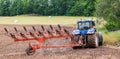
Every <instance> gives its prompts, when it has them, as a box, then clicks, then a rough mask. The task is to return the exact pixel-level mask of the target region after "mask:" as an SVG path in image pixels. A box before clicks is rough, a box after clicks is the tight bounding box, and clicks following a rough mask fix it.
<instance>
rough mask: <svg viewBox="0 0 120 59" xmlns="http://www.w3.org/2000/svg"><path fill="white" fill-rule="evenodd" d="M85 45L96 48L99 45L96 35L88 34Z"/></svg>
mask: <svg viewBox="0 0 120 59" xmlns="http://www.w3.org/2000/svg"><path fill="white" fill-rule="evenodd" d="M87 46H88V47H89V48H97V47H98V46H99V40H98V37H97V35H88V43H87Z"/></svg>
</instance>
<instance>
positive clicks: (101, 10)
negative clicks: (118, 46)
mask: <svg viewBox="0 0 120 59" xmlns="http://www.w3.org/2000/svg"><path fill="white" fill-rule="evenodd" d="M119 7H120V0H96V14H95V15H96V16H97V17H99V18H103V19H104V20H106V21H107V24H106V28H107V29H108V30H110V31H111V30H112V31H113V30H118V29H119V28H120V13H119V12H120V9H119Z"/></svg>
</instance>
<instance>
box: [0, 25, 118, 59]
mask: <svg viewBox="0 0 120 59" xmlns="http://www.w3.org/2000/svg"><path fill="white" fill-rule="evenodd" d="M22 26H23V25H0V59H120V48H119V47H115V46H105V45H104V46H101V47H99V48H81V49H76V50H73V49H72V48H60V49H58V48H56V49H52V48H51V49H50V48H49V49H39V50H37V51H36V53H35V54H34V55H31V56H28V55H26V53H25V49H26V48H27V47H28V43H29V42H34V41H27V42H14V41H13V40H12V39H11V38H9V37H8V36H7V34H6V33H5V31H4V27H6V28H9V31H10V32H11V33H15V31H13V27H17V28H18V29H19V31H20V32H23V33H24V32H25V31H24V30H23V29H22ZM25 26H26V27H27V28H28V29H29V31H33V30H31V29H32V28H31V25H25ZM34 26H35V27H36V28H37V29H40V25H34ZM54 27H56V26H54ZM64 27H65V26H64ZM45 28H48V29H49V27H48V26H46V25H45ZM65 28H66V29H68V30H69V31H72V28H71V27H65ZM67 41H68V40H63V38H61V39H60V40H55V39H54V40H48V41H47V42H46V43H45V44H50V45H58V44H59V45H63V44H67Z"/></svg>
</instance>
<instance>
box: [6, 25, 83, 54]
mask: <svg viewBox="0 0 120 59" xmlns="http://www.w3.org/2000/svg"><path fill="white" fill-rule="evenodd" d="M49 27H50V30H48V29H45V28H44V26H43V25H41V28H42V31H40V30H37V29H36V28H35V27H34V26H32V28H33V30H34V32H30V31H28V30H27V28H26V27H25V26H23V29H24V30H25V32H26V33H22V32H18V29H17V28H16V27H14V30H15V32H16V33H17V34H13V33H9V31H8V30H7V28H4V30H5V31H6V33H7V34H8V36H9V37H11V38H12V39H14V42H19V41H28V40H36V41H37V42H38V43H36V44H32V43H29V48H27V49H26V53H27V54H28V55H33V54H34V53H35V51H36V50H37V49H41V48H66V47H74V46H82V45H83V44H82V39H80V40H79V43H74V41H75V40H74V36H73V34H71V33H70V32H69V31H68V30H66V29H65V28H63V27H61V26H60V25H58V28H59V29H55V28H53V26H52V25H49ZM53 38H58V39H60V38H70V42H69V44H68V45H62V46H43V45H42V44H43V43H45V42H46V41H47V40H49V39H50V40H51V39H53Z"/></svg>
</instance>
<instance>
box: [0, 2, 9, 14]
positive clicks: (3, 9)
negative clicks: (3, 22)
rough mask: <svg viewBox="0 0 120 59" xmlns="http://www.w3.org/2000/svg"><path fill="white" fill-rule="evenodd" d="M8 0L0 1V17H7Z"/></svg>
mask: <svg viewBox="0 0 120 59" xmlns="http://www.w3.org/2000/svg"><path fill="white" fill-rule="evenodd" d="M9 7H10V0H0V15H1V16H9V15H10V11H9Z"/></svg>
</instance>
